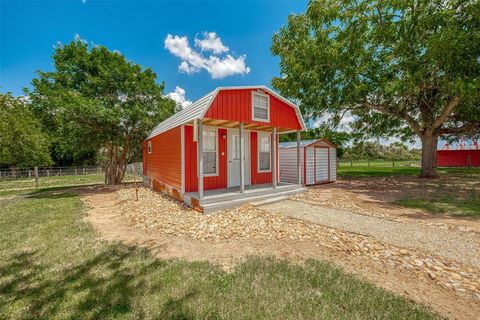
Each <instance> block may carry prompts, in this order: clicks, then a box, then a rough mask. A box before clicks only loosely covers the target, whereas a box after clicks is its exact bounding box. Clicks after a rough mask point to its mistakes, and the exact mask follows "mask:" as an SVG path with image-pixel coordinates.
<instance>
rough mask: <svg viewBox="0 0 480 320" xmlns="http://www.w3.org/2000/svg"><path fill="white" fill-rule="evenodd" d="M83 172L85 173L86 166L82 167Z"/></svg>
mask: <svg viewBox="0 0 480 320" xmlns="http://www.w3.org/2000/svg"><path fill="white" fill-rule="evenodd" d="M82 174H83V175H85V167H82Z"/></svg>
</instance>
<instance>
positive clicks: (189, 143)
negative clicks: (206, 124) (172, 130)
mask: <svg viewBox="0 0 480 320" xmlns="http://www.w3.org/2000/svg"><path fill="white" fill-rule="evenodd" d="M223 136H225V139H224V138H223ZM217 137H218V166H219V168H218V176H214V177H204V178H203V189H204V190H211V189H221V188H226V187H227V130H226V129H221V128H219V129H218V135H217ZM222 153H223V155H222ZM197 190H198V177H197V143H196V142H195V141H193V127H192V126H185V192H194V191H197Z"/></svg>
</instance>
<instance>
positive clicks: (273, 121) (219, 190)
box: [143, 86, 306, 212]
mask: <svg viewBox="0 0 480 320" xmlns="http://www.w3.org/2000/svg"><path fill="white" fill-rule="evenodd" d="M303 130H306V127H305V123H304V121H303V118H302V115H301V113H300V110H299V108H298V107H297V106H296V105H295V104H293V103H292V102H290V101H288V100H287V99H285V98H284V97H282V96H280V95H279V94H277V93H276V92H274V91H272V90H271V89H269V88H267V87H266V86H251V87H221V88H217V89H215V90H214V91H212V92H210V93H209V94H207V95H206V96H204V97H202V98H200V99H199V100H197V101H195V102H194V103H193V104H191V105H190V106H188V107H186V108H185V109H183V110H181V111H179V112H178V113H176V114H175V115H173V116H172V117H170V118H168V119H167V120H165V121H164V122H162V123H160V124H159V125H158V126H157V127H156V128H155V129H153V131H152V132H151V133H150V135H149V136H148V138H147V139H146V140H145V141H144V144H143V175H144V183H145V184H146V185H148V186H150V187H152V188H153V189H154V190H156V191H160V192H163V193H166V194H168V195H170V196H172V197H174V198H176V199H178V200H180V201H183V202H185V203H186V204H188V205H190V206H192V207H194V208H195V209H197V210H199V211H202V212H212V211H216V210H220V209H225V208H231V207H235V206H238V205H240V204H242V203H245V202H255V201H269V200H270V201H273V200H274V199H280V198H282V197H285V196H287V195H290V194H293V193H297V192H301V191H304V190H305V189H304V188H303V186H302V185H301V179H300V174H299V171H300V162H299V161H297V176H298V179H297V182H296V183H279V170H278V167H279V165H278V137H279V134H284V133H289V132H297V140H298V141H297V145H298V146H297V149H298V152H297V155H299V154H300V143H299V142H300V140H299V137H300V131H303ZM240 137H242V138H240ZM240 141H241V143H240ZM240 159H243V161H241V160H240ZM298 160H300V156H298ZM272 177H274V178H272Z"/></svg>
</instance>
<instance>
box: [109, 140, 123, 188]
mask: <svg viewBox="0 0 480 320" xmlns="http://www.w3.org/2000/svg"><path fill="white" fill-rule="evenodd" d="M118 153H119V147H118V146H117V145H115V146H114V145H113V144H111V145H110V146H109V148H108V152H107V155H108V166H107V168H106V170H105V177H106V179H105V180H106V183H107V184H109V185H116V184H120V183H122V181H123V177H124V175H125V168H126V154H127V149H126V148H123V149H122V154H121V155H119V154H118Z"/></svg>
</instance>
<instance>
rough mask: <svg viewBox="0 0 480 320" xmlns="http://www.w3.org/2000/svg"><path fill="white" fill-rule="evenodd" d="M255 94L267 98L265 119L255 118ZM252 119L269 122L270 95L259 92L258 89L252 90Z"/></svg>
mask: <svg viewBox="0 0 480 320" xmlns="http://www.w3.org/2000/svg"><path fill="white" fill-rule="evenodd" d="M255 96H261V97H265V98H267V119H259V118H255V104H254V101H255ZM252 120H254V121H260V122H270V96H269V95H268V94H265V93H261V92H258V91H252Z"/></svg>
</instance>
